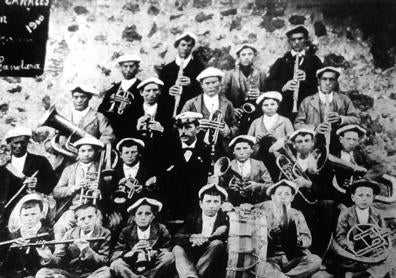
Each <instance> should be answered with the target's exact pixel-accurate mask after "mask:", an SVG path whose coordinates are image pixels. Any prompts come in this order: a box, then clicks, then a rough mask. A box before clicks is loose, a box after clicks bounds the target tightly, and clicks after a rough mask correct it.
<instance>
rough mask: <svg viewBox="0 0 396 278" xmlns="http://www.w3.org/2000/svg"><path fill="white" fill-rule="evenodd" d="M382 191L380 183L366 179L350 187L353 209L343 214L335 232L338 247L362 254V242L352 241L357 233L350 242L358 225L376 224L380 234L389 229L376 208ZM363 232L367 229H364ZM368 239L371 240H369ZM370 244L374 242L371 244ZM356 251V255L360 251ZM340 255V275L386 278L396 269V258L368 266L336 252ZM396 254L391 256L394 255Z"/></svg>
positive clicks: (338, 256)
mask: <svg viewBox="0 0 396 278" xmlns="http://www.w3.org/2000/svg"><path fill="white" fill-rule="evenodd" d="M379 191H380V188H379V186H378V184H377V183H375V182H372V181H369V180H366V179H362V180H359V181H356V182H355V183H353V184H352V185H351V186H349V188H348V190H347V193H348V195H350V196H351V199H352V202H353V203H354V205H352V206H351V207H349V208H346V209H344V210H343V211H341V214H340V216H339V218H338V222H337V229H336V232H335V237H334V239H335V241H336V246H337V247H341V248H342V249H344V250H346V251H348V252H349V253H352V252H353V251H354V250H355V249H356V250H358V249H359V248H361V247H365V246H360V247H359V244H360V243H359V241H358V240H357V241H354V240H351V238H352V239H353V238H354V237H355V235H356V234H357V233H358V230H357V229H354V230H353V231H352V232H351V235H352V236H351V237H349V238H347V234H348V232H349V231H350V230H351V228H352V227H353V226H355V225H356V224H372V225H375V226H376V227H378V230H379V231H380V230H383V229H384V228H385V222H384V220H383V218H382V216H381V214H380V212H379V211H378V210H376V209H375V208H374V207H373V206H372V205H373V201H374V197H375V195H377V194H378V193H379ZM361 229H362V230H363V229H365V227H364V226H361ZM366 239H367V238H366ZM368 244H370V242H368ZM356 250H355V251H356ZM333 251H334V253H335V254H336V256H337V257H336V266H337V267H338V269H337V270H338V271H340V272H346V275H345V277H385V276H386V275H387V273H388V272H390V271H391V269H392V268H393V266H394V262H395V261H394V260H395V258H394V256H388V257H387V259H386V260H385V261H382V262H380V263H376V264H366V263H362V262H358V261H356V260H352V259H350V258H346V257H343V256H342V253H340V252H339V251H338V250H337V249H336V248H335V249H333ZM392 253H393V252H391V254H392Z"/></svg>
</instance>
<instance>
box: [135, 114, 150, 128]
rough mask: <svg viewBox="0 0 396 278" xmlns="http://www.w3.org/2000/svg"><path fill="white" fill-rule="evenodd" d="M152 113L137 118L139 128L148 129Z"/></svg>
mask: <svg viewBox="0 0 396 278" xmlns="http://www.w3.org/2000/svg"><path fill="white" fill-rule="evenodd" d="M150 118H151V116H150V115H143V116H141V117H140V118H139V119H138V120H137V124H136V128H137V130H142V129H146V126H147V121H148V120H150Z"/></svg>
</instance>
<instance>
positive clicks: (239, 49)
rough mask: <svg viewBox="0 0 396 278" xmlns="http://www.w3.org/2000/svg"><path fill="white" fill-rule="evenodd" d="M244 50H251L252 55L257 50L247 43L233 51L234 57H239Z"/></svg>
mask: <svg viewBox="0 0 396 278" xmlns="http://www.w3.org/2000/svg"><path fill="white" fill-rule="evenodd" d="M245 48H250V49H251V50H253V52H254V55H256V54H257V48H255V47H254V46H253V45H251V44H248V43H244V44H242V45H241V46H240V47H238V49H237V50H236V51H235V54H236V56H239V53H240V52H241V51H242V50H244V49H245Z"/></svg>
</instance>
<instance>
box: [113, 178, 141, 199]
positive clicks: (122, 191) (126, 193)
mask: <svg viewBox="0 0 396 278" xmlns="http://www.w3.org/2000/svg"><path fill="white" fill-rule="evenodd" d="M138 184H139V181H138V180H137V179H134V178H128V179H127V180H126V181H125V182H123V183H120V184H119V185H118V189H117V190H116V191H115V192H114V194H113V198H112V199H113V202H114V203H116V204H124V203H125V202H126V201H128V200H131V199H132V197H133V195H134V194H135V190H136V187H137V186H138Z"/></svg>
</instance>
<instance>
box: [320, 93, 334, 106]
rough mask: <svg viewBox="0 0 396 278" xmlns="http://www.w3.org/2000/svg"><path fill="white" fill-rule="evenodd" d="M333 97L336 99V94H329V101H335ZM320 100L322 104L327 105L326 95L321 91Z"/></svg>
mask: <svg viewBox="0 0 396 278" xmlns="http://www.w3.org/2000/svg"><path fill="white" fill-rule="evenodd" d="M333 97H334V93H333V92H331V93H330V94H328V101H329V102H332V101H333ZM319 99H320V101H321V102H323V103H325V102H326V94H324V93H322V92H321V91H319Z"/></svg>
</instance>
